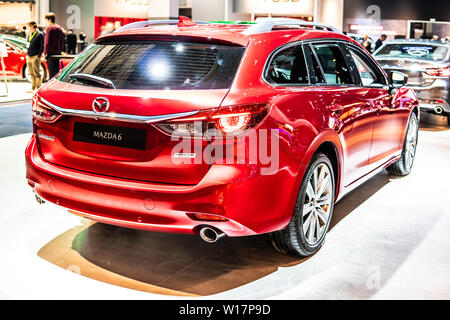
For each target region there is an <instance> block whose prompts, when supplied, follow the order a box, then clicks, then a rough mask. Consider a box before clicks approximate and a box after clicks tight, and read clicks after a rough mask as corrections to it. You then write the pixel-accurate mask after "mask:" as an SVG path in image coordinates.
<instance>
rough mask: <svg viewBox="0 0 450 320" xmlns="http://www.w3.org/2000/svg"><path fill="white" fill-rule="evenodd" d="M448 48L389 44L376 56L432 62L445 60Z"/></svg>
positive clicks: (427, 45)
mask: <svg viewBox="0 0 450 320" xmlns="http://www.w3.org/2000/svg"><path fill="white" fill-rule="evenodd" d="M448 49H449V48H448V47H446V46H437V45H430V44H426V43H424V44H413V43H405V44H387V45H385V46H384V47H382V48H381V49H380V50H379V51H378V52H377V53H375V55H376V56H387V57H393V58H394V57H398V58H415V59H424V60H432V61H442V60H445V58H446V57H447V54H448Z"/></svg>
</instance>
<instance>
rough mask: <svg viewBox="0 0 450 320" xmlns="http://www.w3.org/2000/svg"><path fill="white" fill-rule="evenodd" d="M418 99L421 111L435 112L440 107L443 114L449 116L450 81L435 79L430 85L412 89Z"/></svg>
mask: <svg viewBox="0 0 450 320" xmlns="http://www.w3.org/2000/svg"><path fill="white" fill-rule="evenodd" d="M412 89H414V92H415V93H416V95H417V98H418V99H419V106H420V109H421V110H422V111H426V112H435V110H436V108H438V107H440V108H442V110H443V113H445V114H450V104H449V100H450V80H449V79H436V80H435V81H434V82H433V83H432V84H431V85H429V86H424V87H412Z"/></svg>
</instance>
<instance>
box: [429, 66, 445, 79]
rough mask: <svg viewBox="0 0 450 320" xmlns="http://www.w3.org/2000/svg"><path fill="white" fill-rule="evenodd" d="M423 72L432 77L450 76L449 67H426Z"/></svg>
mask: <svg viewBox="0 0 450 320" xmlns="http://www.w3.org/2000/svg"><path fill="white" fill-rule="evenodd" d="M425 73H426V74H428V75H429V76H432V77H450V67H445V68H433V69H427V70H426V71H425Z"/></svg>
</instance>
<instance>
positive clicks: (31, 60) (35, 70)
mask: <svg viewBox="0 0 450 320" xmlns="http://www.w3.org/2000/svg"><path fill="white" fill-rule="evenodd" d="M27 29H28V37H27V41H28V49H27V68H28V72H30V75H31V83H32V90H33V91H35V90H37V89H39V87H40V86H41V85H42V76H43V75H42V74H41V56H42V53H43V52H44V34H43V33H42V32H40V31H39V30H38V28H37V24H36V22H35V21H30V22H28V23H27Z"/></svg>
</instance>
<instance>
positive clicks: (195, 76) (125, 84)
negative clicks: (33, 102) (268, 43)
mask: <svg viewBox="0 0 450 320" xmlns="http://www.w3.org/2000/svg"><path fill="white" fill-rule="evenodd" d="M244 50H245V48H244V47H240V46H224V45H210V44H196V43H183V42H144V43H142V42H139V43H105V44H94V45H92V46H90V47H89V48H87V49H86V50H85V51H84V52H83V53H82V54H81V55H80V56H79V57H77V58H76V59H75V61H74V62H73V63H72V64H71V65H70V66H68V68H67V69H66V70H64V71H63V72H62V73H61V74H60V76H59V77H58V80H60V81H63V82H68V83H76V84H80V85H90V86H92V85H95V84H93V83H89V82H85V81H80V80H79V79H78V80H77V79H76V78H74V77H70V75H72V74H77V73H79V74H80V73H81V74H89V75H93V76H96V77H101V78H105V79H108V80H110V81H112V82H113V84H114V86H115V88H117V89H155V90H156V89H158V90H161V89H179V90H188V89H226V88H229V87H230V86H231V83H232V81H233V78H234V76H235V74H236V71H237V68H238V66H239V64H240V61H241V58H242V55H243V53H244Z"/></svg>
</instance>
